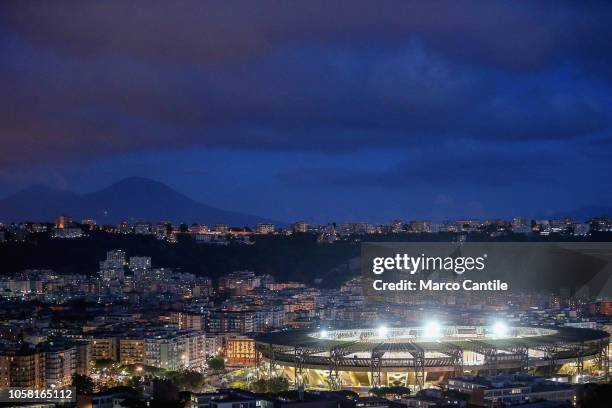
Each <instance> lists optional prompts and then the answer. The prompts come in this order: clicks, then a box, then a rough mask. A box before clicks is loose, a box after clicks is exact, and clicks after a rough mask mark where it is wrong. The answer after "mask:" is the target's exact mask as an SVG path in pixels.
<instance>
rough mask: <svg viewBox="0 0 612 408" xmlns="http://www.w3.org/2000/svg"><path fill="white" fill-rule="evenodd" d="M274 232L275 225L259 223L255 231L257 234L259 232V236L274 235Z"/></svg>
mask: <svg viewBox="0 0 612 408" xmlns="http://www.w3.org/2000/svg"><path fill="white" fill-rule="evenodd" d="M274 230H275V227H274V224H270V223H259V224H257V228H256V229H255V232H257V233H258V234H272V233H274Z"/></svg>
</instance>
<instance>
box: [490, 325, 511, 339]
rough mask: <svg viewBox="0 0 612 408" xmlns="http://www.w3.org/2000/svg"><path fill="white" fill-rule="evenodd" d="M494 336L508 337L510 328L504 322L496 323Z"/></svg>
mask: <svg viewBox="0 0 612 408" xmlns="http://www.w3.org/2000/svg"><path fill="white" fill-rule="evenodd" d="M493 334H494V335H495V336H497V337H504V336H507V335H508V326H507V325H506V324H505V323H503V322H495V324H493Z"/></svg>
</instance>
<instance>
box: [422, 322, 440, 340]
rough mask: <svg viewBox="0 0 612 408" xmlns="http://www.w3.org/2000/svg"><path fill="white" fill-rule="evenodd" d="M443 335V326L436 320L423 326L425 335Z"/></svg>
mask: <svg viewBox="0 0 612 408" xmlns="http://www.w3.org/2000/svg"><path fill="white" fill-rule="evenodd" d="M441 335H442V327H441V326H440V323H438V322H436V321H432V322H428V323H426V324H425V326H423V337H427V338H430V339H436V338H438V337H440V336H441Z"/></svg>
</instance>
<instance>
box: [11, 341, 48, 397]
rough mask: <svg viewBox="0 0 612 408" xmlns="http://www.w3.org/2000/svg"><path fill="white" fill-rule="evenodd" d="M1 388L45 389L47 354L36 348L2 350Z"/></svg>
mask: <svg viewBox="0 0 612 408" xmlns="http://www.w3.org/2000/svg"><path fill="white" fill-rule="evenodd" d="M0 387H23V388H43V387H45V353H44V352H43V351H42V350H41V349H39V348H35V347H29V346H26V347H21V348H14V347H13V346H12V345H5V347H3V348H2V350H0Z"/></svg>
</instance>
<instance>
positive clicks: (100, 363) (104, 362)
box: [94, 358, 113, 370]
mask: <svg viewBox="0 0 612 408" xmlns="http://www.w3.org/2000/svg"><path fill="white" fill-rule="evenodd" d="M112 365H113V360H110V359H108V358H101V359H98V360H96V361H94V367H95V368H97V369H98V370H102V369H104V368H111V367H112Z"/></svg>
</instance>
